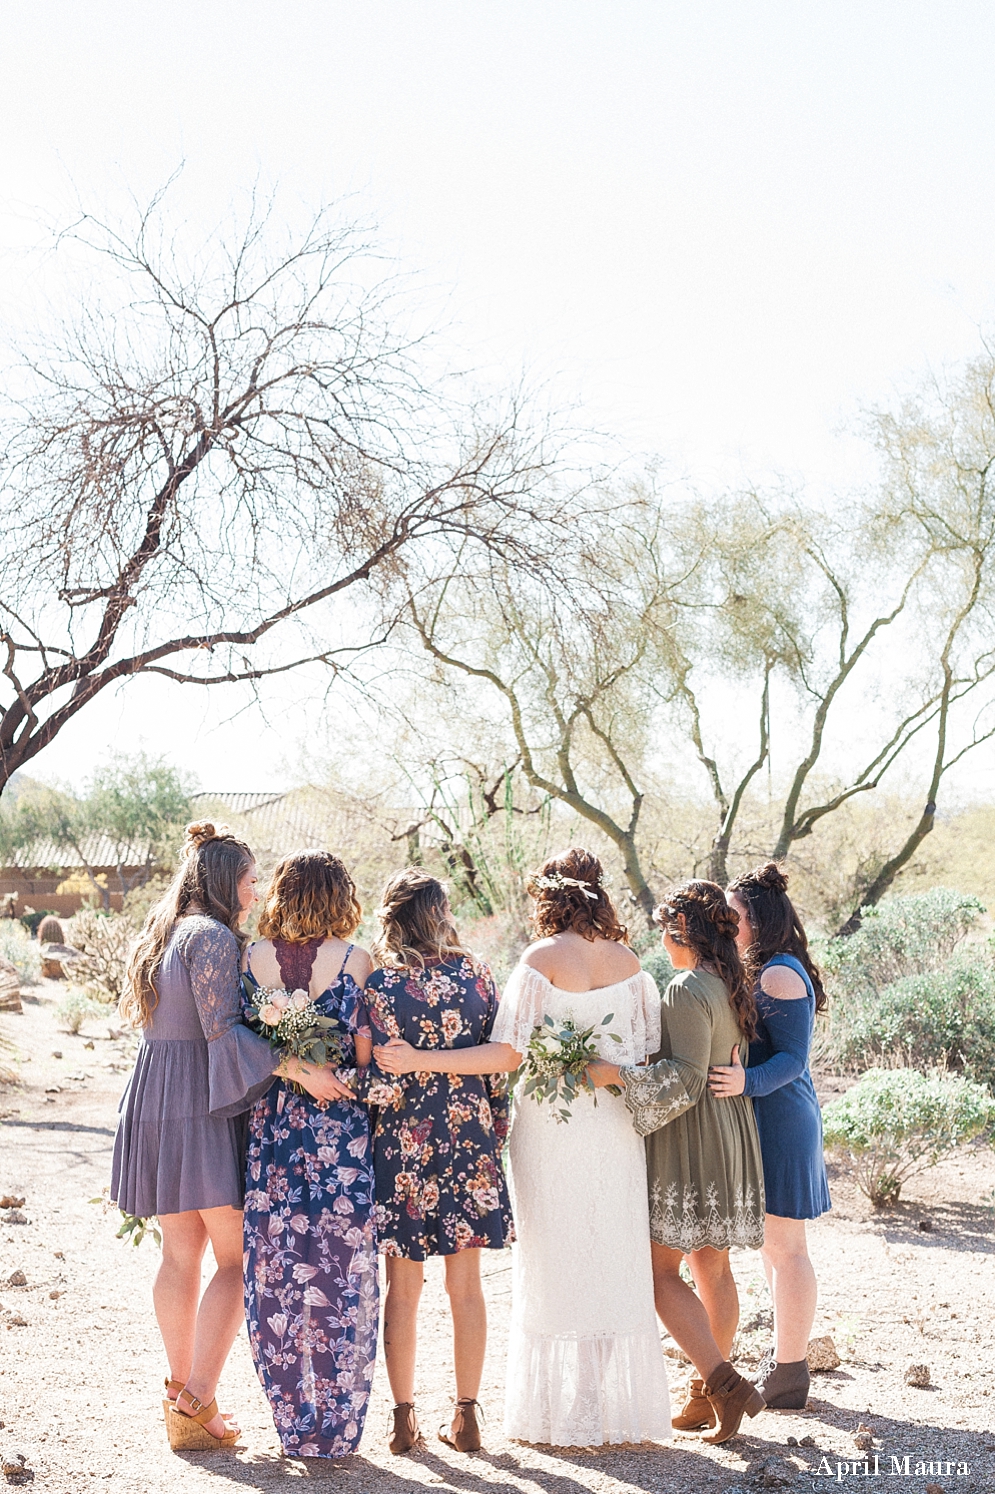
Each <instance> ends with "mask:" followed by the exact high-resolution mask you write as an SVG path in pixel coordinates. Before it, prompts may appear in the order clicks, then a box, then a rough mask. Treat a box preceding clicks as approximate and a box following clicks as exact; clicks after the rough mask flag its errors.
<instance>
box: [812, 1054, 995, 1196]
mask: <svg viewBox="0 0 995 1494" xmlns="http://www.w3.org/2000/svg"><path fill="white" fill-rule="evenodd" d="M822 1120H823V1127H824V1132H825V1141H826V1146H827V1147H829V1148H831V1149H832V1150H834V1151H839V1152H843V1153H846V1154H848V1156H849V1158H850V1161H851V1162H852V1165H853V1171H854V1175H855V1177H856V1180H857V1185H858V1187H859V1188H860V1190H861V1192H862V1193H865V1194H866V1195H867V1197H868V1198H869V1199H870V1200H871V1203H872V1204H873V1205H874V1207H875V1208H876V1209H881V1208H885V1207H886V1206H887V1205H888V1204H891V1203H894V1202H896V1200H897V1199H898V1196H899V1194H900V1193H901V1191H902V1185H903V1183H905V1182H906V1180H907V1179H908V1178H910V1177H912V1176H914V1175H915V1174H916V1173H918V1172H924V1171H925V1170H926V1169H927V1168H928V1167H935V1165H936V1163H937V1162H938V1161H939V1160H940V1158H941V1157H942V1156H944V1155H945V1154H946V1153H947V1152H950V1151H953V1149H954V1148H955V1147H957V1146H960V1145H961V1143H962V1142H965V1141H970V1139H971V1138H972V1137H973V1136H978V1135H980V1134H981V1133H982V1132H984V1131H986V1130H990V1129H991V1128H992V1127H993V1126H995V1099H993V1098H992V1095H991V1094H990V1093H989V1091H988V1090H987V1089H986V1088H985V1087H984V1086H983V1085H981V1084H973V1083H972V1082H971V1081H970V1080H968V1079H961V1078H959V1077H957V1076H955V1075H951V1074H940V1073H935V1072H934V1073H931V1074H920V1073H919V1072H918V1071H917V1070H916V1069H868V1071H867V1073H866V1074H864V1075H863V1077H862V1078H861V1079H859V1080H858V1081H857V1083H856V1084H855V1085H854V1086H853V1088H852V1089H849V1090H847V1092H846V1094H845V1095H841V1096H840V1098H839V1099H838V1100H833V1101H832V1103H831V1104H829V1105H827V1106H826V1109H825V1110H824V1111H823V1117H822Z"/></svg>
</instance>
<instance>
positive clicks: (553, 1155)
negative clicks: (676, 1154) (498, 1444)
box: [492, 965, 670, 1447]
mask: <svg viewBox="0 0 995 1494" xmlns="http://www.w3.org/2000/svg"><path fill="white" fill-rule="evenodd" d="M609 1013H612V1014H613V1018H612V1021H611V1022H610V1023H609V1024H608V1026H607V1027H606V1028H605V1029H604V1031H603V1033H602V1034H596V1040H597V1044H598V1050H599V1054H600V1056H601V1057H603V1058H606V1059H609V1060H610V1061H611V1062H612V1063H619V1064H634V1063H642V1062H644V1061H645V1059H646V1058H647V1057H648V1055H649V1054H651V1053H654V1052H655V1051H656V1049H657V1048H658V1047H659V1045H660V997H659V994H658V992H657V989H656V986H655V984H654V982H653V979H652V977H651V976H649V975H647V974H646V973H645V972H644V971H639V972H638V973H637V974H635V975H633V976H630V977H629V978H628V979H627V980H624V981H619V982H617V983H616V984H615V985H611V986H600V987H598V988H597V989H596V990H593V991H561V990H560V989H559V988H558V987H557V986H553V985H551V984H550V982H549V981H548V980H547V979H546V977H545V976H543V975H540V974H539V972H538V971H537V970H533V969H532V968H531V967H530V966H526V965H519V966H518V967H517V968H516V970H515V971H514V972H513V973H512V976H511V979H510V981H509V982H508V987H507V989H506V991H505V993H504V996H503V998H502V1000H501V1004H500V1006H499V1008H498V1014H497V1018H496V1020H495V1023H494V1029H493V1033H492V1041H494V1042H499V1043H510V1044H511V1045H512V1047H514V1048H515V1049H516V1050H517V1051H518V1052H519V1053H522V1052H524V1051H525V1049H526V1047H527V1046H528V1042H529V1038H530V1037H531V1035H532V1029H533V1027H534V1026H535V1025H536V1024H537V1023H539V1022H541V1021H542V1019H543V1017H544V1016H546V1015H549V1016H551V1017H553V1018H554V1019H556V1020H559V1021H562V1020H563V1019H565V1018H567V1017H572V1018H573V1019H574V1022H575V1024H576V1026H577V1027H579V1028H584V1027H589V1026H591V1025H592V1024H595V1023H600V1022H601V1021H602V1019H603V1018H604V1017H606V1016H607V1015H608V1014H609ZM609 1032H613V1033H616V1034H617V1035H618V1036H619V1037H620V1038H621V1039H622V1041H621V1043H616V1042H613V1041H612V1040H611V1038H610V1037H609V1036H608V1033H609ZM509 1148H510V1158H511V1177H510V1182H511V1195H512V1207H513V1210H514V1216H515V1227H516V1230H517V1235H518V1243H517V1245H515V1246H514V1247H513V1256H512V1259H513V1267H512V1318H511V1331H510V1338H509V1346H508V1374H507V1382H506V1383H507V1390H506V1399H505V1431H506V1432H507V1435H508V1436H509V1437H516V1438H519V1439H521V1440H522V1441H524V1442H533V1443H551V1444H553V1445H554V1446H558V1447H591V1446H600V1445H602V1444H604V1443H618V1442H640V1441H644V1440H653V1441H664V1440H666V1439H668V1438H669V1437H670V1398H669V1394H668V1389H667V1374H666V1369H665V1367H664V1360H663V1351H662V1348H661V1344H660V1332H659V1328H658V1326H657V1320H656V1313H655V1311H654V1306H653V1274H652V1267H651V1263H650V1232H649V1208H648V1202H647V1189H646V1153H645V1147H644V1144H643V1141H642V1138H641V1137H640V1136H638V1135H637V1134H636V1132H635V1130H634V1128H633V1125H632V1117H631V1116H630V1114H629V1112H628V1110H627V1109H626V1106H625V1101H624V1100H623V1099H622V1098H621V1097H620V1096H616V1095H611V1094H609V1093H608V1092H607V1091H606V1090H599V1091H598V1096H597V1105H596V1106H595V1103H594V1096H593V1095H592V1094H590V1093H589V1092H584V1093H582V1094H581V1095H580V1096H579V1097H578V1099H576V1100H575V1101H574V1102H573V1106H572V1110H571V1116H570V1119H569V1121H564V1122H557V1121H556V1120H555V1119H554V1107H553V1106H552V1105H549V1104H547V1103H543V1104H537V1103H536V1102H535V1101H534V1100H533V1099H531V1098H527V1099H524V1098H522V1097H521V1096H518V1095H516V1098H515V1105H514V1111H513V1116H512V1122H511V1135H510V1140H509Z"/></svg>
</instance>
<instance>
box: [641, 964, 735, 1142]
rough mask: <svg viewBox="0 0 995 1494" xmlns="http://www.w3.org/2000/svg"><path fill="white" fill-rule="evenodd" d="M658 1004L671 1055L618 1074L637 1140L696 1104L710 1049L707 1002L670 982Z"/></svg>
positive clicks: (710, 1036)
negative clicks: (663, 1014)
mask: <svg viewBox="0 0 995 1494" xmlns="http://www.w3.org/2000/svg"><path fill="white" fill-rule="evenodd" d="M663 1004H664V1006H665V1007H666V1011H667V1032H668V1033H669V1036H670V1051H671V1055H672V1056H671V1057H670V1058H661V1059H659V1060H658V1061H657V1062H656V1063H653V1064H649V1065H648V1066H646V1067H641V1066H640V1067H637V1066H635V1065H626V1066H625V1067H623V1068H621V1069H620V1070H619V1073H620V1074H621V1076H622V1083H623V1085H624V1086H625V1103H626V1105H627V1106H628V1107H629V1109H630V1111H631V1112H632V1124H633V1126H634V1127H635V1129H636V1130H637V1131H638V1133H639V1135H640V1136H648V1135H649V1134H650V1132H651V1131H658V1130H659V1129H660V1127H661V1126H665V1125H667V1123H668V1122H669V1121H672V1120H676V1118H677V1117H678V1116H679V1115H683V1114H684V1112H685V1110H691V1109H692V1108H693V1107H694V1106H695V1105H697V1103H698V1101H699V1100H700V1099H701V1097H702V1095H703V1094H704V1092H705V1085H706V1082H707V1079H708V1059H709V1055H710V1053H711V1046H712V1019H711V1012H710V1009H709V1006H708V1002H707V1001H706V1000H705V999H704V998H703V997H701V996H699V995H698V994H697V993H696V992H695V991H694V990H693V989H692V987H691V986H689V985H686V984H684V983H683V982H678V981H672V982H671V983H670V985H669V986H668V987H667V994H666V996H665V997H664V999H663Z"/></svg>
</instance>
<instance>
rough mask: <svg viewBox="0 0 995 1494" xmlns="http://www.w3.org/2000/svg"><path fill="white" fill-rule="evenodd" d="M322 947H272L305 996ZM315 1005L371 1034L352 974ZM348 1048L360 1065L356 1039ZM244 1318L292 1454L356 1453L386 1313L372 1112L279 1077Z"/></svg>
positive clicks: (254, 1155) (263, 1130) (256, 1182)
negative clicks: (299, 1090)
mask: <svg viewBox="0 0 995 1494" xmlns="http://www.w3.org/2000/svg"><path fill="white" fill-rule="evenodd" d="M321 943H322V941H321V940H320V939H314V940H309V941H308V943H306V944H285V943H283V942H282V941H281V940H275V941H274V945H273V947H274V950H275V952H276V957H277V961H278V963H279V966H280V974H281V977H282V979H283V983H284V986H285V987H286V989H287V990H297V989H304V990H306V989H307V986H308V981H309V979H310V974H311V969H312V966H313V965H314V960H315V956H316V954H317V952H318V948H319V946H320V944H321ZM349 949H350V950H351V949H352V945H350V946H349ZM348 958H349V951H347V952H346V960H348ZM342 963H343V967H344V966H345V960H343V962H342ZM248 979H249V980H253V977H252V974H251V970H250V971H249V972H248ZM317 1005H318V1007H319V1009H320V1010H321V1012H322V1013H323V1014H324V1015H325V1016H329V1017H336V1018H337V1019H338V1021H339V1023H340V1024H341V1026H342V1027H344V1028H346V1029H348V1031H349V1033H351V1034H361V1035H363V1036H366V1037H369V1036H370V1028H369V1019H368V1016H367V1010H366V1004H365V1002H364V1000H363V995H362V992H361V991H360V989H359V987H358V986H357V984H356V982H355V981H354V980H353V978H352V976H351V975H346V974H344V973H343V972H342V971H340V972H339V975H338V976H337V978H336V979H335V981H334V982H333V983H332V985H331V986H329V988H328V989H327V990H326V991H324V992H322V994H321V996H320V997H318V999H317ZM344 1046H345V1063H346V1064H349V1065H352V1064H354V1063H355V1061H356V1059H355V1043H354V1041H353V1038H352V1037H350V1038H349V1039H348V1040H347V1042H346V1043H345V1045H344ZM245 1313H246V1318H247V1320H248V1327H249V1343H250V1345H251V1348H252V1357H253V1359H254V1360H255V1365H256V1370H257V1372H258V1374H259V1378H260V1380H261V1381H262V1386H263V1389H264V1390H265V1392H266V1398H267V1400H268V1401H269V1404H270V1409H271V1410H272V1412H273V1420H274V1422H275V1423H276V1430H277V1432H278V1434H279V1437H280V1441H281V1443H282V1445H283V1450H284V1452H285V1453H287V1454H289V1455H291V1456H293V1457H298V1458H340V1457H344V1456H345V1455H346V1454H347V1453H351V1452H354V1451H355V1450H356V1447H357V1446H358V1443H359V1439H360V1437H361V1436H362V1434H363V1423H364V1421H365V1419H366V1410H367V1406H368V1404H369V1397H370V1383H371V1381H372V1378H373V1365H374V1360H375V1358H376V1350H377V1323H378V1316H379V1283H378V1279H377V1249H376V1235H375V1232H374V1225H373V1157H372V1148H371V1145H370V1125H369V1116H368V1114H367V1111H366V1107H365V1106H364V1105H361V1104H359V1103H358V1102H356V1101H351V1100H341V1101H336V1102H334V1103H329V1104H328V1105H326V1106H325V1108H324V1109H322V1108H320V1107H319V1104H318V1102H317V1101H316V1100H315V1099H313V1098H312V1096H311V1095H309V1094H296V1093H295V1092H294V1091H293V1090H292V1089H291V1088H290V1087H289V1085H287V1084H285V1083H284V1081H283V1080H280V1079H278V1080H277V1081H276V1082H275V1083H274V1084H273V1086H272V1087H271V1089H270V1090H269V1091H268V1093H267V1094H266V1095H265V1096H264V1097H263V1099H261V1100H259V1101H258V1103H257V1104H256V1107H255V1109H254V1110H253V1112H252V1117H251V1120H250V1123H249V1157H248V1169H247V1178H246V1194H245Z"/></svg>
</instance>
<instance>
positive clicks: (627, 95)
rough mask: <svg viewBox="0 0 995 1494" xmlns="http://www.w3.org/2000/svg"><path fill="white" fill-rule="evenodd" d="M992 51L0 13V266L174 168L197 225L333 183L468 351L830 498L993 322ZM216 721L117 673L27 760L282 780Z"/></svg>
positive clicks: (703, 34)
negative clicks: (166, 761)
mask: <svg viewBox="0 0 995 1494" xmlns="http://www.w3.org/2000/svg"><path fill="white" fill-rule="evenodd" d="M993 56H995V6H992V5H991V4H990V3H986V0H872V3H868V0H859V3H853V0H850V3H847V0H833V3H832V4H822V5H812V4H799V3H798V0H783V3H774V0H768V3H764V0H720V3H708V0H696V3H694V4H690V3H682V4H677V3H672V0H600V3H595V0H489V3H485V0H417V3H415V0H391V3H383V0H365V3H362V4H358V3H356V0H350V3H343V0H284V3H283V4H282V5H279V6H274V5H272V4H267V5H263V4H261V3H258V0H238V3H237V4H234V3H220V0H207V3H205V0H199V3H196V4H194V3H191V0H168V4H164V3H163V0H158V3H155V4H152V3H149V0H87V3H86V4H80V3H78V0H46V3H45V4H43V5H28V4H14V3H12V0H7V3H6V4H3V5H2V6H0V123H2V139H3V155H2V160H0V214H2V216H0V250H2V249H4V248H6V249H10V248H11V247H13V246H17V245H20V244H22V243H23V242H24V238H25V232H26V228H25V225H26V223H27V222H29V220H30V217H31V215H32V214H33V212H34V210H35V209H36V208H39V209H41V210H43V211H44V212H45V213H46V214H53V213H55V214H59V213H62V212H66V211H68V209H69V206H70V203H71V201H72V195H73V191H72V187H74V188H75V190H76V191H78V192H79V193H80V194H81V195H82V196H83V197H84V198H85V199H86V200H87V201H88V202H90V203H93V204H96V205H97V206H98V207H102V206H108V205H110V206H112V207H113V206H117V205H118V204H119V202H120V198H121V194H122V190H123V188H124V187H128V188H131V189H133V190H134V191H135V192H136V193H137V194H138V195H139V196H143V195H147V194H148V193H149V192H150V191H151V190H152V189H153V188H154V187H156V186H158V185H160V184H161V183H162V182H163V180H164V179H165V178H166V177H167V176H168V175H169V174H170V173H171V171H172V170H173V169H174V168H175V166H176V165H177V163H178V162H179V161H180V160H181V159H185V160H186V162H187V169H186V172H185V174H184V179H183V182H182V193H183V201H184V203H185V204H186V206H187V208H188V210H189V211H190V212H191V213H192V214H193V215H194V216H195V217H197V218H202V219H203V221H204V222H205V223H206V222H210V221H212V219H213V218H214V217H220V216H222V215H223V214H224V213H225V211H226V210H227V205H228V201H229V198H230V197H231V195H232V194H233V193H236V192H237V191H239V190H240V189H242V188H245V187H247V186H249V185H251V183H252V182H253V180H254V179H255V178H256V177H257V176H261V177H262V179H263V180H265V181H267V182H270V181H273V180H274V179H280V180H282V181H283V182H284V183H285V184H286V185H287V186H288V187H289V188H290V189H291V192H292V193H295V194H298V195H299V196H301V197H303V198H306V199H308V200H310V201H316V200H318V199H320V198H322V197H328V196H338V195H340V194H342V193H344V192H353V193H356V194H357V199H356V201H357V206H358V207H359V208H361V209H364V210H368V211H370V212H372V213H373V214H374V215H375V216H376V217H377V218H378V219H379V221H380V223H381V224H382V225H383V229H384V232H385V234H386V236H387V239H388V241H389V243H391V244H392V245H394V246H396V248H397V249H398V251H399V252H400V254H401V255H402V256H403V259H404V261H405V263H406V264H408V265H409V266H411V267H414V268H417V269H420V270H422V271H424V272H425V273H426V275H427V276H428V278H429V280H430V281H431V283H432V284H433V285H435V286H441V287H444V288H445V289H446V291H447V292H448V293H449V307H450V312H451V315H452V316H453V317H454V318H455V320H456V322H457V323H458V325H459V336H460V339H461V341H462V343H463V344H464V345H465V346H468V347H470V348H471V349H473V350H474V353H475V355H477V356H478V357H479V361H480V362H481V364H486V365H488V366H490V367H492V368H496V369H497V370H499V371H500V370H503V371H504V372H505V373H506V374H507V375H508V376H515V375H517V373H518V371H519V370H520V369H521V367H522V366H523V365H525V366H528V367H530V368H532V369H537V370H538V371H539V372H540V373H541V374H542V375H543V376H545V377H547V378H549V379H550V380H552V382H553V384H554V387H555V388H556V389H557V390H562V393H563V396H564V398H566V399H569V398H573V397H575V396H577V395H579V396H580V397H581V398H582V399H583V400H584V402H585V405H586V408H587V411H588V415H589V418H590V419H591V420H593V421H598V422H600V423H602V424H603V425H604V426H606V427H607V428H609V429H611V430H612V431H614V432H616V433H617V434H618V435H619V436H621V438H622V440H623V441H624V443H626V445H627V446H629V447H630V448H635V449H638V450H646V451H653V452H657V453H660V454H661V455H662V456H663V457H664V458H665V459H666V460H667V461H668V462H670V463H673V464H676V466H677V467H678V468H679V469H681V470H685V471H688V472H689V473H691V474H692V475H693V476H694V477H695V478H696V479H697V480H698V481H699V482H700V483H701V484H703V485H706V486H707V485H708V484H710V483H712V482H725V481H737V480H739V479H741V478H742V477H743V476H744V475H748V476H750V477H754V478H763V477H764V476H767V475H769V474H770V473H771V472H772V471H775V470H776V471H779V472H782V473H785V474H787V475H788V476H789V477H790V478H791V479H792V480H793V481H797V482H806V483H807V484H809V485H810V486H811V487H813V488H822V487H824V486H825V485H827V484H828V485H830V486H843V485H844V484H846V483H847V482H848V481H853V480H855V479H857V478H859V476H860V475H861V474H863V473H864V472H865V471H866V467H865V459H864V458H863V456H862V454H861V452H860V450H859V448H858V447H857V446H856V444H855V443H854V442H853V441H852V440H849V439H843V438H841V437H840V436H839V434H838V432H839V427H840V425H841V423H842V422H844V421H846V420H849V419H851V418H852V416H853V413H854V411H855V409H856V407H857V404H858V402H860V401H867V400H875V399H881V398H886V397H888V395H889V392H890V391H891V390H892V389H893V387H894V386H895V385H896V384H902V383H903V382H904V381H905V380H906V379H907V378H908V377H909V375H910V374H911V373H914V372H915V371H917V370H921V369H922V368H923V366H924V365H925V364H927V363H931V364H933V365H940V364H943V363H946V362H949V361H952V360H955V359H958V358H961V357H963V356H965V355H967V354H970V353H971V352H972V351H974V349H975V348H976V347H977V339H978V327H979V325H983V324H990V321H991V313H992V310H993V300H995V262H993V248H992V246H993V244H995V148H993V147H995V113H993V110H992V107H991V59H992V57H993ZM70 184H72V187H71V185H70ZM8 263H10V261H8ZM236 704H237V702H236V700H235V697H234V696H228V695H225V694H224V693H223V692H221V691H218V692H216V693H215V694H214V695H213V696H212V697H211V700H210V702H208V700H207V699H206V692H200V691H197V692H193V691H189V690H188V691H184V689H183V687H180V686H168V685H165V684H161V685H160V684H141V683H139V684H136V685H130V686H128V687H127V688H126V689H125V690H124V691H122V692H120V693H119V694H118V695H117V696H116V697H114V698H113V699H110V698H109V699H108V700H106V701H105V702H103V703H102V704H101V705H99V706H97V707H95V708H94V707H91V708H89V710H88V712H87V713H85V714H84V715H83V716H82V717H81V718H80V720H79V722H78V724H77V725H76V726H74V727H73V728H71V729H70V730H68V731H66V732H64V733H63V735H62V736H61V737H60V738H59V740H58V741H57V742H56V743H55V744H54V745H53V746H52V747H51V748H49V749H48V750H47V752H46V753H45V754H43V755H42V756H41V757H39V758H38V759H36V760H35V762H34V764H33V765H32V766H31V767H29V769H28V771H29V772H32V773H38V774H39V775H40V776H43V777H67V778H71V779H78V778H79V777H80V776H82V775H84V774H85V773H86V772H87V771H88V770H89V769H90V768H91V767H92V766H93V765H94V764H95V763H96V762H97V761H98V759H99V758H100V756H101V754H102V753H103V752H104V750H105V748H106V745H107V743H108V742H112V743H113V744H114V745H116V746H119V747H122V748H125V749H131V748H134V747H136V746H137V745H139V743H140V742H144V744H145V745H146V746H148V747H149V748H150V749H152V750H155V751H162V752H165V753H166V754H167V755H168V756H169V757H171V758H172V759H173V760H174V761H176V762H177V763H179V764H182V765H183V766H185V767H187V768H189V769H191V770H193V771H194V772H195V773H196V774H197V776H198V777H199V779H200V780H201V782H202V784H203V786H204V787H210V788H221V787H224V788H231V789H257V788H258V789H262V788H269V787H273V786H276V785H278V784H280V783H282V782H283V781H286V780H287V779H288V778H289V777H290V776H293V774H294V773H295V771H296V768H297V761H298V755H297V741H296V738H297V735H298V732H299V724H300V723H299V719H295V718H294V717H293V716H292V715H291V716H290V717H288V718H287V721H286V723H285V727H284V729H283V730H279V729H277V728H275V727H274V728H269V727H267V726H265V725H264V724H263V723H262V722H261V721H259V722H254V719H253V718H251V717H246V716H242V717H241V718H240V719H239V720H238V722H237V723H235V724H234V725H227V726H226V725H225V724H224V722H225V718H226V717H228V716H229V715H230V714H231V713H232V711H233V710H234V709H235V708H236ZM250 727H251V728H252V729H251V730H247V728H250ZM316 747H317V748H318V750H319V752H320V754H321V755H324V751H325V744H324V742H321V743H316Z"/></svg>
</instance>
